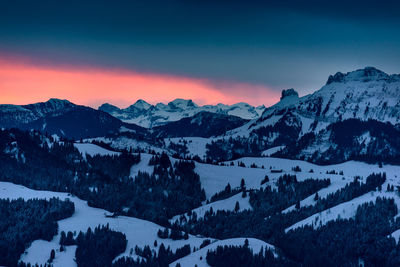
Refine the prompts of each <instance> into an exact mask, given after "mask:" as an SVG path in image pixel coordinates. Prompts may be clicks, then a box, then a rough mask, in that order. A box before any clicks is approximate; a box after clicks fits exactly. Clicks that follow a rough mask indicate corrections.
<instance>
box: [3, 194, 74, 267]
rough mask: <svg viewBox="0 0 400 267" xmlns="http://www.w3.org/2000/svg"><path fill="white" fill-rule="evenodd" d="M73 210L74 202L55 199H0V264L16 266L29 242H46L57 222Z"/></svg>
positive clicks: (68, 215)
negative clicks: (42, 240)
mask: <svg viewBox="0 0 400 267" xmlns="http://www.w3.org/2000/svg"><path fill="white" fill-rule="evenodd" d="M74 211H75V207H74V203H72V202H71V201H68V200H65V201H61V200H59V199H58V198H51V199H49V200H43V199H41V200H39V199H30V200H26V201H25V200H23V199H22V198H20V199H17V200H9V199H0V214H1V220H0V265H4V266H16V265H17V262H18V260H19V258H20V256H21V254H22V253H23V252H24V250H25V249H26V248H27V247H28V246H29V245H30V244H31V242H32V241H34V240H37V239H44V240H47V241H50V240H51V239H52V238H53V236H54V235H56V234H57V229H58V224H57V221H58V220H62V219H65V218H68V217H70V216H72V214H73V213H74ZM49 257H50V255H49Z"/></svg>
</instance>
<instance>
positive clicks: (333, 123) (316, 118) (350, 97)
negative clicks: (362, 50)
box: [208, 67, 400, 163]
mask: <svg viewBox="0 0 400 267" xmlns="http://www.w3.org/2000/svg"><path fill="white" fill-rule="evenodd" d="M349 120H353V121H352V123H347V121H349ZM371 121H374V122H376V123H374V122H371ZM385 123H388V126H387V127H384V126H385ZM399 123H400V75H398V74H393V75H388V74H386V73H384V72H382V71H380V70H377V69H375V68H372V67H366V68H364V69H359V70H356V71H352V72H349V73H346V74H343V73H340V72H338V73H336V74H335V75H331V76H330V77H329V78H328V81H327V83H326V85H324V86H323V87H322V88H321V89H320V90H318V91H316V92H314V93H313V94H310V95H306V96H303V97H299V96H298V93H297V92H296V91H295V90H294V89H288V90H283V91H282V97H281V100H280V101H279V102H278V103H277V104H275V105H273V106H271V107H269V108H266V109H265V111H264V112H263V114H262V115H261V116H260V118H258V119H253V120H251V121H250V122H248V123H246V124H244V125H243V126H241V127H239V128H236V129H233V130H231V131H228V132H227V133H226V134H225V135H224V136H221V137H220V138H219V139H214V140H212V141H210V142H211V143H212V146H209V147H208V148H209V151H212V150H215V151H217V150H219V149H223V150H224V151H226V152H227V154H226V155H223V157H221V158H219V159H220V160H221V159H222V158H224V157H225V158H226V159H229V158H231V157H232V156H233V155H242V156H243V155H251V156H257V155H260V153H262V151H264V150H266V149H269V148H272V147H278V146H286V149H284V151H283V152H282V153H280V154H279V155H280V156H284V157H294V158H306V159H308V160H311V161H314V162H315V161H317V162H321V163H322V162H331V161H335V162H341V161H344V160H348V159H351V158H357V159H360V158H363V159H366V158H374V159H375V160H376V159H377V157H379V158H382V157H387V158H392V159H393V158H394V155H398V154H399V153H400V143H399V144H398V142H400V141H399V140H398V138H396V134H398V129H399ZM352 125H358V127H359V129H357V130H354V129H352V128H351V129H349V127H350V126H352ZM346 128H347V129H349V132H348V134H347V135H346V132H345V131H346ZM350 131H351V133H350ZM343 132H344V133H343ZM379 132H380V133H379ZM393 132H395V133H396V134H394V135H393ZM343 136H347V139H348V140H351V141H352V142H353V141H354V142H355V143H354V144H353V143H352V144H347V143H346V142H342V139H343ZM393 136H394V137H393ZM230 138H233V139H235V140H236V141H235V142H234V143H235V145H233V144H232V142H231V141H229V140H228V139H230ZM344 138H346V137H344ZM240 144H241V145H240ZM357 149H358V151H356V150H357ZM333 152H335V153H333ZM209 154H210V155H211V154H213V153H212V152H210V153H209ZM219 155H220V156H221V154H219ZM383 155H385V156H383Z"/></svg>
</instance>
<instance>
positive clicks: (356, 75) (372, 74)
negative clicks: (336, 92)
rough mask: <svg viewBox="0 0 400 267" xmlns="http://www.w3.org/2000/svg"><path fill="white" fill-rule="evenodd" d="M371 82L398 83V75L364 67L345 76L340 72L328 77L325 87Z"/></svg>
mask: <svg viewBox="0 0 400 267" xmlns="http://www.w3.org/2000/svg"><path fill="white" fill-rule="evenodd" d="M372 80H376V81H379V80H386V81H389V82H390V81H399V80H400V75H399V74H392V75H389V74H387V73H385V72H383V71H381V70H379V69H377V68H374V67H365V68H363V69H358V70H355V71H351V72H347V73H346V74H344V73H342V72H337V73H336V74H335V75H330V76H329V78H328V81H327V82H326V85H329V84H331V83H335V82H336V83H343V82H350V81H353V82H354V81H361V82H369V81H372Z"/></svg>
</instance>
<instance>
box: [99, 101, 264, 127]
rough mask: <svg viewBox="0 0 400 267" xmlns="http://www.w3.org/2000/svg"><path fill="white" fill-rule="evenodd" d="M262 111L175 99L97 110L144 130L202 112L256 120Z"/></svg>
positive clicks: (260, 108)
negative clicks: (152, 103) (198, 103)
mask: <svg viewBox="0 0 400 267" xmlns="http://www.w3.org/2000/svg"><path fill="white" fill-rule="evenodd" d="M264 109H265V106H258V107H253V106H251V105H249V104H247V103H237V104H233V105H224V104H217V105H204V106H199V105H197V104H196V103H194V102H193V101H192V100H185V99H175V100H174V101H172V102H169V103H168V104H163V103H158V104H156V105H151V104H149V103H147V102H146V101H144V100H138V101H136V103H135V104H133V105H131V106H129V107H127V108H125V109H119V108H118V107H116V106H113V105H110V104H108V103H105V104H103V105H101V106H100V107H99V110H102V111H104V112H107V113H109V114H111V115H113V116H114V117H116V118H118V119H120V120H122V121H124V122H128V123H134V124H137V125H140V126H142V127H146V128H152V127H155V126H160V125H164V124H166V123H168V122H172V121H178V120H180V119H182V118H187V117H192V116H193V115H195V114H197V113H199V112H202V111H206V112H211V113H218V114H224V115H233V116H237V117H240V118H242V119H246V120H250V119H255V118H258V117H259V116H260V115H261V113H262V112H263V111H264Z"/></svg>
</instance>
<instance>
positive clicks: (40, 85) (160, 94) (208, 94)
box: [0, 60, 279, 108]
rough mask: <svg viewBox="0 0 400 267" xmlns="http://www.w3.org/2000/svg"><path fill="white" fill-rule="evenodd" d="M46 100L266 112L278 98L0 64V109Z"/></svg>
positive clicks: (223, 86)
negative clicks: (185, 102) (180, 102)
mask: <svg viewBox="0 0 400 267" xmlns="http://www.w3.org/2000/svg"><path fill="white" fill-rule="evenodd" d="M50 98H60V99H67V100H69V101H71V102H73V103H76V104H81V105H88V106H92V107H95V108H97V107H98V106H99V105H100V104H102V103H105V102H108V103H111V104H114V105H117V106H119V107H121V108H123V107H126V106H129V105H131V104H133V103H134V102H136V100H138V99H143V100H145V101H147V102H149V103H152V104H156V103H158V102H169V101H172V100H174V99H176V98H184V99H192V100H193V101H194V102H196V103H197V104H200V105H204V104H217V103H224V104H234V103H237V102H247V103H249V104H251V105H265V106H270V105H272V104H274V103H276V102H277V101H278V100H279V93H278V92H276V91H273V90H271V89H269V88H268V87H265V86H260V85H253V84H246V83H235V82H224V83H214V82H212V81H208V80H202V79H195V78H187V77H179V76H169V75H161V74H155V73H148V74H147V73H146V74H143V73H137V72H133V71H126V70H114V69H111V70H109V69H101V68H79V67H78V68H75V67H50V66H42V65H34V64H30V63H22V62H11V61H10V60H0V103H2V104H18V105H22V104H29V103H35V102H43V101H47V100H48V99H50Z"/></svg>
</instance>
